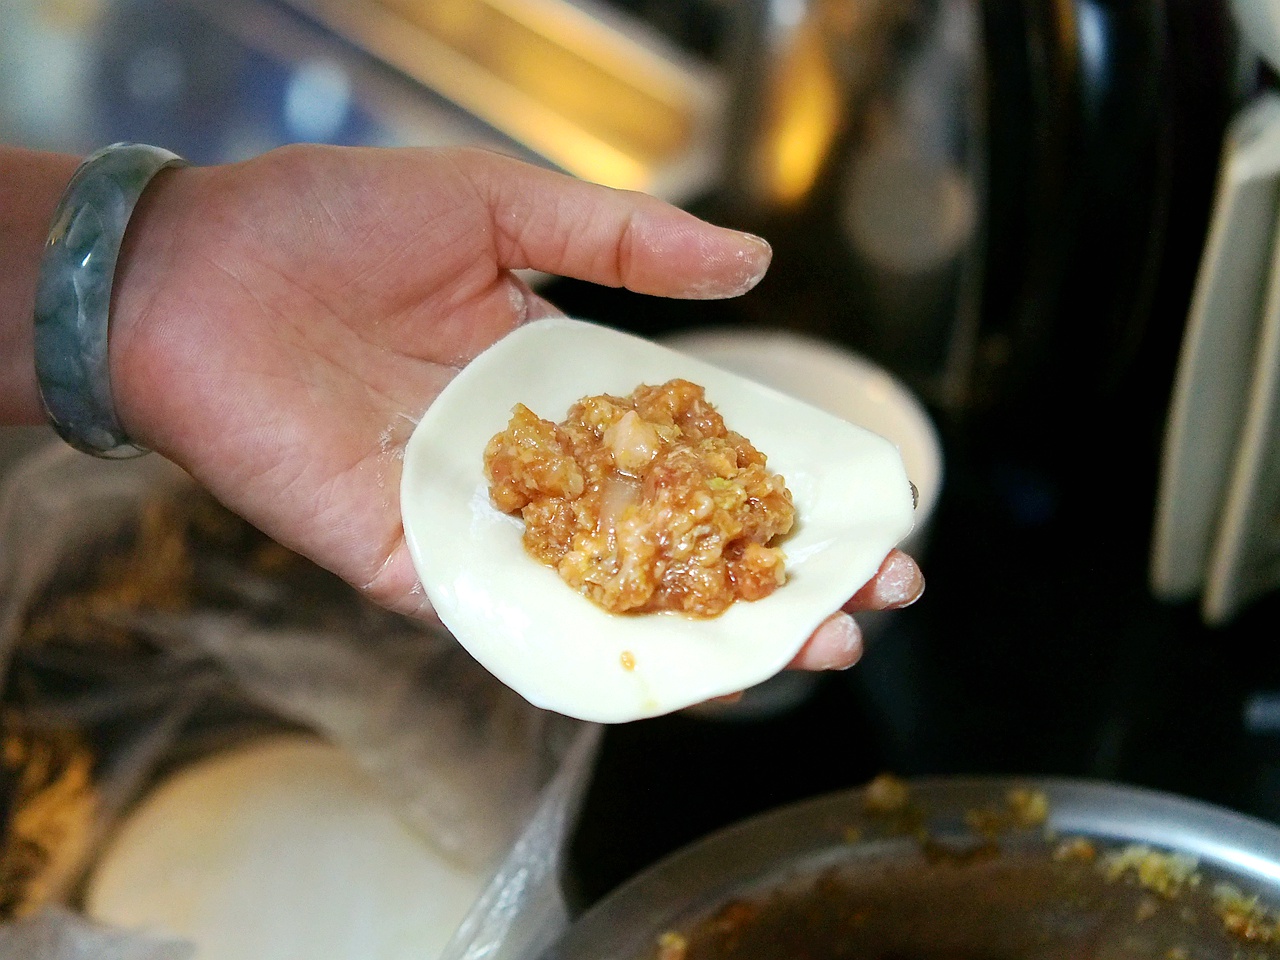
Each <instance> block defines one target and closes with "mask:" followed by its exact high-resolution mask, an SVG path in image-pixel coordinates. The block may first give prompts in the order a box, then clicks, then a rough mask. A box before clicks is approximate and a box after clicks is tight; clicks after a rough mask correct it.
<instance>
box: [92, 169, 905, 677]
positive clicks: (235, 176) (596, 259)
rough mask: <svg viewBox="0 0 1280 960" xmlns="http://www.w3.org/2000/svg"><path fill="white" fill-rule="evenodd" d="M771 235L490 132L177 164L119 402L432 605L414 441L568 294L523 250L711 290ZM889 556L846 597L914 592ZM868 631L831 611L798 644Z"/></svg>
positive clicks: (824, 643) (130, 248)
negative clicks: (717, 222)
mask: <svg viewBox="0 0 1280 960" xmlns="http://www.w3.org/2000/svg"><path fill="white" fill-rule="evenodd" d="M769 257H770V251H769V248H768V246H767V244H765V243H764V242H763V241H760V240H758V239H756V238H754V237H750V236H747V235H745V234H741V233H738V232H736V231H731V230H725V229H721V228H718V227H713V226H711V225H709V224H705V223H703V222H701V221H699V220H697V219H696V218H694V217H693V216H691V215H689V214H687V213H684V212H682V211H679V210H677V209H675V208H673V207H671V206H669V205H667V204H665V203H662V202H661V201H658V200H656V199H653V198H651V197H645V196H643V195H640V194H635V193H625V192H620V191H614V190H608V189H605V188H603V187H598V186H594V185H590V184H585V183H581V182H579V181H575V180H573V179H571V178H568V177H564V176H561V175H558V174H555V173H551V172H548V171H545V170H541V169H538V168H536V167H533V166H530V165H527V164H523V163H519V162H517V161H514V160H511V159H508V158H505V157H501V156H499V155H497V154H491V153H486V152H482V151H471V150H463V151H431V150H356V149H342V148H326V147H313V146H307V147H291V148H286V149H283V150H278V151H273V152H271V153H268V154H264V155H263V156H261V157H258V158H256V159H253V160H250V161H246V162H244V163H240V164H232V165H228V166H221V167H206V168H194V167H193V168H184V169H176V170H170V171H166V172H164V173H162V174H161V175H160V176H158V177H157V178H156V180H155V181H154V182H153V184H152V186H151V187H150V188H149V189H148V191H147V193H146V194H145V195H144V197H143V200H142V202H141V204H140V205H139V206H138V208H137V210H136V211H135V213H134V217H133V220H132V221H131V223H130V227H129V231H128V234H127V236H126V238H125V245H124V248H123V249H122V251H121V257H120V262H119V266H118V268H117V273H116V283H115V292H114V296H113V304H112V330H111V368H112V380H113V384H114V392H115V399H116V405H117V408H118V413H119V416H120V419H121V422H122V424H123V425H124V427H125V429H126V430H127V431H128V432H129V434H130V435H131V436H132V437H134V438H135V439H136V440H137V441H138V442H139V443H141V444H143V445H145V446H148V447H150V448H152V449H154V450H156V451H158V452H160V453H162V454H164V455H165V456H167V457H169V458H170V459H172V460H174V461H175V462H177V463H178V464H180V465H181V466H183V467H184V468H186V469H187V470H188V471H189V472H191V474H192V475H193V476H194V477H195V478H196V479H197V480H199V481H200V482H201V483H203V484H204V485H205V486H206V487H207V488H208V489H209V490H210V491H211V492H212V493H213V494H214V495H215V496H217V497H218V498H219V499H220V500H222V501H223V502H224V503H225V504H227V505H228V506H229V507H230V508H232V509H233V510H235V511H237V512H238V513H240V514H241V515H243V516H244V517H246V518H247V519H248V520H250V521H251V522H253V523H255V524H256V525H257V526H259V527H260V528H261V529H262V530H263V531H264V532H266V533H268V534H270V535H271V536H273V537H274V538H276V539H277V540H279V541H280V542H281V543H283V544H284V545H286V546H288V547H290V548H292V549H294V550H296V551H298V552H299V553H302V554H304V555H306V556H308V557H310V558H311V559H313V560H315V561H316V562H317V563H319V564H321V565H322V566H325V567H327V568H329V569H330V570H332V571H334V572H335V573H337V574H339V575H340V576H342V577H343V578H344V579H346V580H347V581H348V582H350V583H352V584H354V585H355V586H357V587H358V588H360V589H361V590H363V591H364V592H365V593H366V594H368V595H369V596H370V597H371V598H372V599H374V600H376V601H377V602H379V603H382V604H384V605H386V606H388V607H391V608H392V609H395V610H399V611H401V612H404V613H407V614H411V615H425V614H426V613H427V612H428V610H429V607H428V605H427V601H426V598H425V597H424V596H423V594H422V591H421V587H420V586H419V584H418V578H417V575H416V573H415V571H414V568H413V564H412V562H411V560H410V557H409V553H408V549H407V547H406V545H405V541H404V534H403V530H402V528H401V524H400V509H399V486H400V466H401V458H402V455H403V450H404V444H405V443H406V441H407V440H408V437H409V434H410V433H411V432H412V429H413V427H414V425H415V424H416V423H417V421H418V419H419V418H420V417H421V415H422V413H423V411H424V410H425V409H426V407H427V406H428V405H429V404H430V403H431V401H432V399H434V397H435V396H436V395H437V394H438V393H439V392H440V390H441V389H442V388H443V387H444V386H445V384H447V383H448V382H449V380H450V379H451V378H452V377H453V375H454V374H455V373H456V372H457V371H458V370H459V369H460V368H461V367H462V366H463V365H465V364H466V363H467V362H468V361H469V360H470V359H472V358H473V357H475V356H476V355H477V354H478V353H480V352H481V351H482V350H483V349H484V348H486V347H487V346H489V345H490V344H491V343H492V342H494V341H495V340H497V339H498V338H499V337H501V336H502V335H503V334H505V333H507V332H508V331H510V330H511V329H513V328H514V327H515V326H517V325H519V324H520V323H522V322H524V321H525V320H527V319H530V318H532V317H536V316H544V315H548V314H551V313H554V312H555V310H554V308H552V307H551V306H550V305H549V304H547V303H546V302H544V301H543V300H541V299H540V298H539V297H538V296H536V295H535V294H534V293H533V292H532V291H530V290H529V288H528V287H527V286H526V285H525V284H524V283H523V282H522V281H521V280H520V279H519V278H518V277H517V276H516V275H515V274H514V273H513V272H512V271H513V270H517V269H521V268H532V269H536V270H542V271H545V272H548V273H554V274H561V275H565V276H571V277H576V278H578V279H582V280H587V281H591V282H596V283H602V284H607V285H610V286H626V287H627V288H629V289H631V290H635V291H638V292H641V293H647V294H654V295H659V296H670V297H686V298H717V297H729V296H736V295H738V294H741V293H744V292H746V291H747V290H749V289H750V288H751V287H752V286H754V285H755V283H756V282H757V281H758V280H759V279H760V277H761V276H762V275H763V274H764V271H765V269H766V268H767V266H768V262H769ZM896 555H897V556H899V557H903V558H904V559H900V560H896V561H895V560H894V557H895V554H891V555H890V558H889V559H888V560H887V561H886V565H885V567H882V568H881V572H880V573H879V574H877V577H876V579H875V580H873V581H872V583H871V584H869V585H868V587H864V588H863V590H862V591H861V592H860V593H859V595H858V597H857V598H854V600H853V601H852V603H853V604H854V607H853V609H879V608H881V607H883V606H885V605H886V603H887V602H888V603H898V602H901V601H902V600H903V599H904V596H902V588H901V583H900V581H901V582H906V581H903V574H902V569H903V568H904V564H905V565H909V567H910V569H911V570H915V565H914V563H912V562H911V561H910V560H909V559H905V555H901V554H896ZM895 571H897V572H896V573H895ZM918 575H919V571H918V570H915V577H916V578H917V579H918ZM895 577H896V579H895ZM906 579H907V581H910V579H911V578H910V577H907V578H906ZM894 584H898V586H897V587H894ZM886 585H887V586H886ZM882 588H883V589H882ZM894 590H897V592H896V593H894ZM886 591H887V592H886ZM886 596H892V597H896V598H897V599H896V600H890V601H886V600H885V597H886ZM860 598H861V599H860ZM911 599H914V596H912V597H911ZM856 653H860V641H859V640H858V638H857V634H856V625H853V624H852V621H851V620H849V619H848V617H847V616H844V615H836V616H835V617H833V618H832V619H831V620H828V621H827V622H826V623H824V624H823V626H822V627H820V628H819V630H818V632H817V633H815V635H814V638H813V640H812V641H811V642H810V643H809V644H808V645H807V646H806V648H805V650H804V651H802V653H801V655H800V656H799V657H798V658H797V661H796V664H795V665H796V666H799V667H803V668H809V669H821V668H828V667H833V666H844V665H848V663H849V662H852V661H851V660H850V659H849V658H850V657H851V656H852V657H853V659H856Z"/></svg>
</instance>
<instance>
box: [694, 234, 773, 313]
mask: <svg viewBox="0 0 1280 960" xmlns="http://www.w3.org/2000/svg"><path fill="white" fill-rule="evenodd" d="M708 248H709V249H707V250H705V251H703V254H702V260H703V268H702V269H701V270H699V271H697V272H696V273H695V274H694V275H693V276H691V277H690V279H689V282H688V283H687V284H686V286H685V287H684V289H682V290H679V291H676V292H674V293H673V294H672V296H677V297H681V298H683V299H686V300H728V299H730V298H732V297H740V296H742V295H743V294H744V293H746V292H747V291H749V290H751V289H752V288H754V287H755V286H756V284H758V283H759V282H760V281H761V280H762V279H764V275H765V273H767V272H768V270H769V264H770V263H772V262H773V247H771V246H770V245H769V242H768V241H767V240H765V239H764V238H762V237H757V236H756V235H755V234H751V233H743V232H741V231H739V230H729V229H726V228H722V227H721V228H716V229H715V238H714V241H713V242H712V243H710V244H708Z"/></svg>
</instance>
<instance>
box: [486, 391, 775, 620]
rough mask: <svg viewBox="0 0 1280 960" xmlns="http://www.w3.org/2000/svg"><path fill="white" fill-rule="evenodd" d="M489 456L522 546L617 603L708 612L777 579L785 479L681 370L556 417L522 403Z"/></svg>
mask: <svg viewBox="0 0 1280 960" xmlns="http://www.w3.org/2000/svg"><path fill="white" fill-rule="evenodd" d="M484 467H485V476H486V478H487V479H488V481H489V495H490V497H491V498H492V500H493V502H494V504H495V506H497V507H498V509H500V510H502V511H504V512H506V513H517V512H518V513H519V514H520V516H521V517H522V518H523V520H524V524H525V532H524V545H525V549H526V550H527V551H528V552H529V554H531V555H532V556H533V557H534V558H536V559H537V560H538V561H540V562H541V563H544V564H546V565H547V566H549V567H552V568H554V569H555V570H556V571H557V572H558V573H559V575H560V576H561V578H563V579H564V581H565V582H566V583H568V584H569V585H570V586H571V587H573V588H574V589H575V590H578V591H579V592H580V593H582V594H583V595H584V596H586V597H587V598H588V599H590V600H591V601H593V602H594V603H596V604H598V605H599V606H601V607H603V608H604V609H605V610H608V611H610V612H612V613H651V612H656V611H663V610H674V611H679V612H680V613H684V614H687V615H690V616H693V617H714V616H717V615H719V614H721V613H723V612H724V611H725V610H726V609H727V608H728V607H729V606H730V605H731V604H732V603H733V602H734V601H736V600H759V599H761V598H762V597H766V596H768V595H769V594H770V593H772V592H773V591H774V590H776V589H777V588H778V587H779V586H781V585H782V584H783V583H784V582H785V580H786V572H785V566H784V560H785V558H784V556H783V552H782V550H781V549H780V548H779V547H778V546H777V545H776V541H777V539H778V538H780V537H782V536H784V535H785V534H787V533H788V532H789V531H790V530H791V528H792V526H793V524H794V522H795V508H794V506H793V504H792V497H791V493H790V491H788V489H787V486H786V482H785V481H784V479H783V478H782V477H780V476H778V475H777V474H775V473H772V472H770V471H769V469H768V467H767V463H766V458H765V456H764V454H762V453H761V452H760V451H759V450H757V449H756V448H755V447H754V446H753V445H752V444H751V442H750V441H749V440H747V438H746V437H743V436H742V435H741V434H738V433H735V432H734V431H732V430H730V429H729V428H728V427H727V426H726V425H725V422H724V419H723V418H722V417H721V415H720V414H719V413H718V412H717V411H716V409H715V408H714V407H713V406H712V405H711V404H710V403H709V402H708V401H707V398H706V395H705V391H704V389H703V388H702V387H701V386H699V385H697V384H695V383H692V382H690V381H688V380H682V379H673V380H669V381H667V382H666V383H664V384H662V385H660V386H645V385H641V386H639V387H637V388H636V389H635V390H634V391H633V392H632V393H631V395H630V396H629V397H616V396H610V395H607V394H603V395H599V396H590V397H586V398H584V399H582V400H580V401H578V402H577V403H575V404H574V405H573V406H572V407H571V408H570V410H569V412H568V415H567V416H566V418H565V419H564V420H563V421H562V422H560V423H559V424H556V423H553V422H551V421H549V420H544V419H541V418H540V417H538V416H537V415H536V414H535V413H534V412H533V411H531V410H530V409H529V408H528V407H526V406H524V405H523V404H517V405H516V407H515V410H514V412H513V415H512V417H511V421H510V423H509V424H508V426H507V429H506V430H504V431H502V432H501V433H499V434H497V435H496V436H494V437H493V438H492V439H491V440H490V441H489V443H488V446H487V448H486V449H485V452H484Z"/></svg>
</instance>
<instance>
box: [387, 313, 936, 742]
mask: <svg viewBox="0 0 1280 960" xmlns="http://www.w3.org/2000/svg"><path fill="white" fill-rule="evenodd" d="M676 377H680V378H684V379H686V380H690V381H692V382H694V383H697V384H700V385H702V386H703V387H705V388H706V396H707V400H708V401H709V402H710V403H712V404H713V405H714V406H715V407H716V409H717V410H719V411H720V413H721V415H722V416H723V417H724V420H725V424H726V425H727V426H728V428H729V429H730V430H735V431H737V432H738V433H740V434H742V435H743V436H745V437H746V438H747V439H748V440H750V441H751V443H752V444H753V445H754V446H755V447H756V448H757V449H758V450H760V451H761V452H762V453H763V454H764V455H765V456H766V457H767V458H768V467H769V469H770V470H772V471H773V472H775V473H779V474H781V475H782V476H783V477H784V478H785V480H786V483H787V486H788V488H789V489H790V490H791V493H792V495H793V497H794V501H795V507H796V526H795V528H794V529H793V531H792V532H791V533H790V534H789V535H788V536H787V537H786V538H785V539H784V540H783V541H782V543H781V546H782V548H783V550H784V552H785V554H786V570H787V582H786V583H785V584H784V585H783V586H781V587H779V588H778V589H777V590H776V591H774V592H773V593H772V594H770V595H769V596H768V597H765V598H764V599H762V600H757V601H754V602H743V601H738V602H736V603H734V604H733V605H732V606H731V607H730V608H729V609H728V610H727V611H725V612H724V613H723V614H721V615H720V616H718V617H714V618H711V619H695V618H691V617H687V616H684V615H682V614H679V613H671V612H664V613H650V614H613V613H609V612H607V611H605V610H603V609H602V608H600V607H597V606H596V605H595V604H594V603H592V602H591V601H589V600H588V599H587V598H586V597H584V596H582V595H581V594H579V593H577V592H576V591H575V590H574V589H573V588H571V587H570V586H568V585H567V584H566V583H565V582H564V581H563V580H561V579H560V577H559V575H558V574H557V573H556V572H555V571H554V570H553V569H551V568H550V567H546V566H543V565H542V564H541V563H539V562H538V561H537V560H535V559H533V558H532V557H531V556H530V555H529V554H528V553H526V552H525V549H524V545H523V543H522V540H521V537H522V534H523V529H524V526H523V522H522V521H521V520H520V519H519V517H515V516H508V515H506V514H503V513H501V512H499V511H498V509H497V508H496V507H494V506H493V504H492V502H491V500H490V498H489V493H488V482H487V481H486V479H485V476H484V449H485V446H486V445H487V444H488V442H489V440H490V438H491V437H493V436H494V434H496V433H498V432H500V431H502V430H504V429H506V426H507V424H508V422H509V420H510V418H511V411H512V408H513V407H514V406H515V405H516V404H517V403H523V404H524V405H525V406H527V407H529V409H531V410H532V411H533V412H534V413H535V414H537V415H538V416H540V417H542V418H544V419H547V420H551V421H554V422H559V421H561V420H563V419H564V417H565V416H566V414H567V412H568V410H569V408H570V407H571V406H572V405H573V404H574V403H576V402H577V401H578V400H580V399H582V398H583V397H585V396H592V395H598V394H603V393H608V394H614V395H617V396H628V395H630V394H631V392H632V391H633V390H634V389H635V388H636V387H637V386H638V385H639V384H642V383H646V384H662V383H665V382H666V381H668V380H670V379H673V378H676ZM400 494H401V512H402V514H403V520H404V529H405V536H406V539H407V541H408V544H409V550H410V552H411V554H412V556H413V562H414V564H415V566H416V568H417V572H418V576H419V577H420V578H421V580H422V585H423V587H424V588H425V590H426V594H427V596H428V598H429V599H430V601H431V603H432V605H433V606H434V607H435V610H436V613H437V614H438V615H439V617H440V619H441V620H442V621H443V622H444V624H445V626H447V627H448V628H449V630H450V631H451V632H452V633H453V634H454V636H455V637H457V639H458V641H459V642H460V643H461V644H462V645H463V647H465V648H466V649H467V650H468V651H469V652H470V653H471V655H472V656H473V657H475V658H476V660H478V661H479V662H480V663H481V664H483V665H484V666H485V667H486V668H487V669H488V670H489V671H491V672H492V673H493V674H494V675H495V676H496V677H497V678H498V679H499V680H501V681H502V682H504V683H506V684H507V685H508V686H510V687H512V688H513V689H514V690H516V691H517V692H518V693H520V694H521V695H523V696H524V697H525V698H526V699H528V700H529V701H530V702H531V703H533V704H534V705H536V706H539V707H543V708H545V709H548V710H554V711H557V712H559V713H563V714H567V715H569V716H572V717H578V718H580V719H583V720H593V721H598V722H604V723H616V722H625V721H629V720H636V719H640V718H642V717H650V716H656V715H658V714H663V713H668V712H670V711H673V710H679V709H682V708H684V707H687V706H691V705H692V704H695V703H700V702H702V701H704V700H707V699H710V698H712V697H716V696H721V695H724V694H728V693H733V692H735V691H738V690H743V689H746V688H747V687H751V686H754V685H755V684H757V683H760V682H761V681H763V680H766V679H768V678H769V677H771V676H773V675H774V674H775V673H777V672H778V671H779V670H781V669H782V668H783V667H784V666H785V665H786V664H787V663H788V662H789V661H790V660H791V659H792V657H794V656H795V654H796V653H797V652H798V651H799V650H800V648H801V646H803V644H804V642H805V640H806V639H807V638H808V637H809V635H810V634H811V633H812V632H813V631H814V629H815V628H816V627H817V626H818V625H819V624H820V623H821V622H822V621H823V620H824V619H826V618H827V617H828V616H830V615H831V614H832V613H833V612H835V611H836V610H838V609H839V608H840V607H841V605H842V604H844V603H845V601H847V600H848V599H849V598H850V597H851V596H853V594H854V593H856V592H857V590H858V588H859V587H861V586H862V585H863V584H865V583H866V582H867V581H868V580H870V579H871V577H872V576H873V575H874V574H875V572H876V571H877V570H878V569H879V566H880V563H881V562H882V561H883V560H884V558H885V556H886V555H887V554H888V553H889V551H890V550H891V549H892V548H893V546H894V545H895V544H897V543H898V542H899V541H900V540H901V539H902V538H903V537H905V536H906V535H907V534H908V533H909V532H910V531H911V526H912V521H913V505H912V495H911V488H910V484H909V482H908V479H907V476H906V472H905V470H904V468H903V465H902V458H901V456H900V455H899V453H898V450H897V448H896V447H895V446H894V445H893V444H892V443H890V442H889V441H888V440H885V439H884V438H883V437H880V436H878V435H876V434H874V433H871V432H870V431H868V430H865V429H863V428H861V427H857V426H854V425H853V424H850V423H847V422H846V421H844V420H841V419H839V418H838V417H835V416H833V415H831V414H829V413H827V412H825V411H823V410H819V409H817V408H816V407H812V406H809V405H808V404H805V403H802V402H800V401H798V400H795V399H793V398H791V397H788V396H786V395H784V394H782V393H779V392H778V391H776V390H773V389H771V388H768V387H764V386H761V385H759V384H757V383H754V382H753V381H750V380H747V379H745V378H743V377H740V376H738V375H736V374H732V373H729V372H727V371H724V370H721V369H719V368H717V367H714V366H711V365H710V364H707V363H705V362H703V361H701V360H697V359H695V358H693V357H689V356H685V355H683V354H680V353H677V352H675V351H673V350H670V349H668V348H666V347H662V346H659V345H657V344H655V343H652V342H650V341H648V340H644V339H641V338H639V337H635V336H631V335H629V334H625V333H620V332H618V331H615V330H612V329H609V328H607V327H602V326H597V325H595V324H589V323H584V322H582V321H577V320H567V319H559V318H555V319H547V320H539V321H535V322H533V323H529V324H526V325H525V326H522V327H520V328H518V329H517V330H515V331H514V332H512V333H511V334H509V335H508V336H506V337H504V338H503V339H502V340H500V341H499V342H498V343H496V344H495V345H494V346H492V347H490V348H489V349H488V350H486V351H485V352H484V353H482V354H480V355H479V356H478V357H476V358H475V359H474V360H472V361H471V363H469V364H468V365H467V366H466V367H465V368H463V369H462V371H461V372H459V374H458V375H457V377H455V378H454V380H453V381H452V382H451V383H450V384H449V385H448V386H447V387H446V388H445V389H444V391H443V392H442V393H441V394H440V396H439V397H437V398H436V400H435V401H434V402H433V403H432V404H431V406H430V408H429V409H428V410H427V412H426V415H425V416H424V417H423V418H422V421H421V422H420V423H419V424H418V426H417V428H416V429H415V431H414V433H413V436H412V437H411V438H410V440H409V444H408V447H407V449H406V451H405V459H404V474H403V479H402V481H401V489H400ZM624 661H625V662H624ZM628 666H631V668H630V669H628Z"/></svg>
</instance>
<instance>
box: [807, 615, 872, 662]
mask: <svg viewBox="0 0 1280 960" xmlns="http://www.w3.org/2000/svg"><path fill="white" fill-rule="evenodd" d="M818 632H819V633H820V634H821V635H822V636H821V641H820V642H821V643H822V649H823V650H826V651H828V653H829V656H828V658H827V662H825V663H821V664H818V665H817V668H818V669H820V670H848V669H849V668H850V667H852V666H853V665H854V664H855V663H857V662H858V661H859V660H861V659H862V628H861V627H859V626H858V621H856V620H854V619H853V617H851V616H849V615H848V614H847V613H837V614H836V615H835V616H833V617H829V618H827V620H826V621H824V622H823V624H822V626H820V627H819V628H818Z"/></svg>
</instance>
